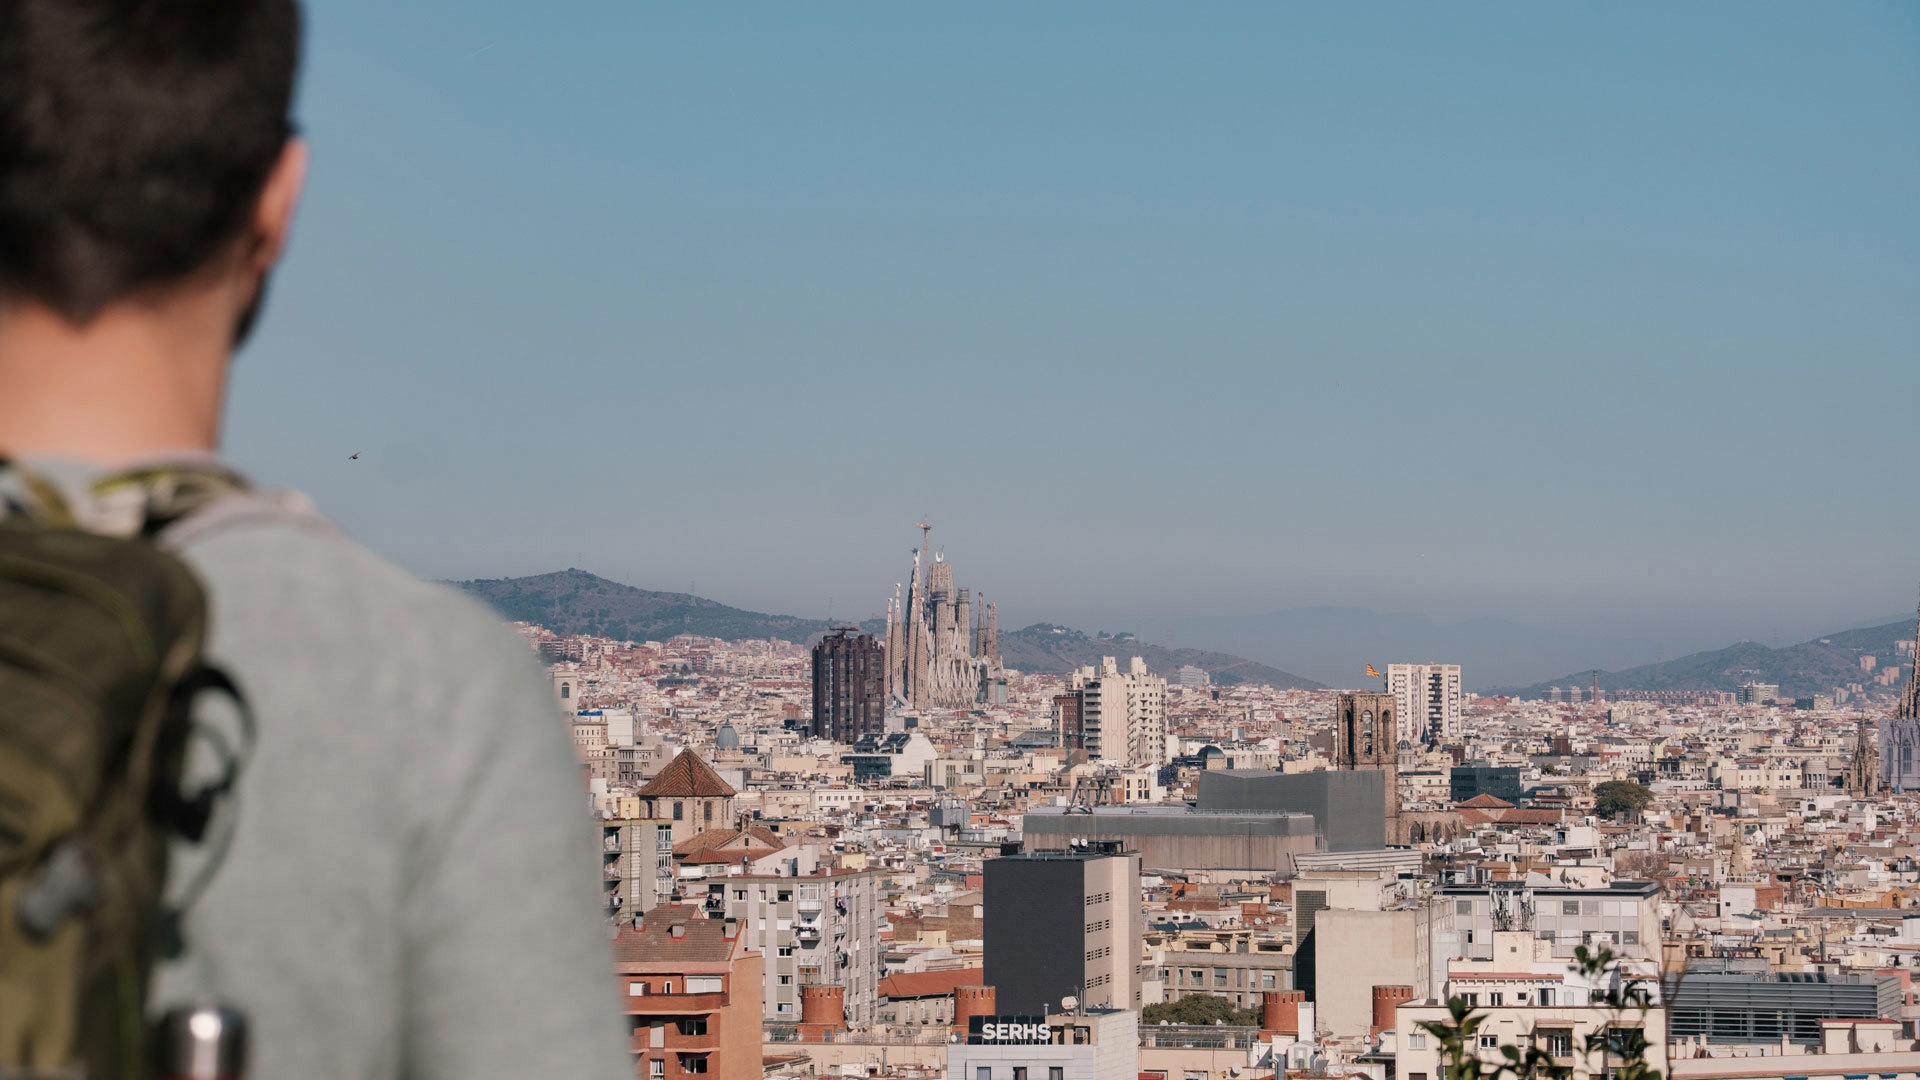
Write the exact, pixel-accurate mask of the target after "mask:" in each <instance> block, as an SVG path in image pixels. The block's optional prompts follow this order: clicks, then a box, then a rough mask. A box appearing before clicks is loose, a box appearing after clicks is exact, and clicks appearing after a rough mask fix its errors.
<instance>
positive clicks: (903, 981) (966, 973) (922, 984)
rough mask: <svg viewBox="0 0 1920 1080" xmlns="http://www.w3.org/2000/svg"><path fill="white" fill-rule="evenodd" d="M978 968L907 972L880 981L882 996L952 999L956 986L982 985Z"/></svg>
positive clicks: (895, 998)
mask: <svg viewBox="0 0 1920 1080" xmlns="http://www.w3.org/2000/svg"><path fill="white" fill-rule="evenodd" d="M981 977H982V972H981V970H980V969H979V968H977V967H970V968H955V969H954V970H952V971H906V972H901V973H899V974H897V975H889V976H887V977H886V978H884V979H881V980H880V996H881V997H885V998H893V999H894V1000H896V1001H898V1000H899V999H901V998H926V997H952V996H953V988H954V987H956V986H979V985H981Z"/></svg>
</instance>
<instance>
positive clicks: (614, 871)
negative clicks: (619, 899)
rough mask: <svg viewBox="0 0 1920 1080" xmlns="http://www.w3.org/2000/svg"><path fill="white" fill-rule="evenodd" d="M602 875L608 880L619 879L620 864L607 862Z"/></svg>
mask: <svg viewBox="0 0 1920 1080" xmlns="http://www.w3.org/2000/svg"><path fill="white" fill-rule="evenodd" d="M602 876H604V877H605V878H606V879H607V880H608V881H619V880H620V878H621V874H620V864H619V863H608V864H607V868H606V870H605V871H604V873H603V875H602Z"/></svg>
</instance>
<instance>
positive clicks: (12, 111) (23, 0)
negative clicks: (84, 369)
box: [0, 0, 300, 324]
mask: <svg viewBox="0 0 1920 1080" xmlns="http://www.w3.org/2000/svg"><path fill="white" fill-rule="evenodd" d="M299 58H300V10H299V5H298V0H0V292H5V293H9V294H14V295H17V296H24V297H27V298H30V299H33V300H35V301H38V302H40V303H43V304H46V305H47V306H49V307H52V308H54V309H55V310H57V311H59V312H60V313H61V315H62V316H64V317H65V318H67V319H68V320H70V321H72V322H74V323H77V324H85V323H86V322H88V321H90V320H92V318H93V317H94V316H95V315H97V314H99V312H100V310H101V309H102V308H104V307H106V306H107V305H109V304H112V303H113V302H115V301H117V300H121V299H124V298H126V297H128V296H130V295H132V294H134V293H136V292H139V291H141V290H143V289H147V288H150V287H153V286H158V285H165V284H169V283H172V282H176V281H179V280H182V279H184V278H186V277H188V276H189V275H191V274H193V273H194V272H195V271H197V270H200V269H202V268H203V267H205V266H206V265H207V264H208V263H209V262H210V261H212V259H213V258H214V256H216V255H217V254H219V253H220V251H221V250H222V249H223V248H224V247H226V246H227V245H228V244H230V243H232V242H233V241H234V240H236V239H237V238H238V237H239V236H240V235H241V233H242V232H243V231H244V230H245V229H246V226H247V224H248V220H249V218H250V216H251V214H252V212H253V207H254V203H255V201H256V200H257V199H258V198H259V195H260V191H261V189H262V187H263V186H264V185H265V184H266V180H267V176H268V174H269V173H270V172H271V171H272V169H273V165H274V162H276V161H277V160H279V157H280V154H281V152H282V151H283V150H284V148H285V146H286V142H287V139H288V137H289V136H290V135H291V134H292V126H291V122H290V120H289V112H290V109H291V107H292V99H293V83H294V74H295V70H296V69H297V68H298V66H299Z"/></svg>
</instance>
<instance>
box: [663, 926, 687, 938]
mask: <svg viewBox="0 0 1920 1080" xmlns="http://www.w3.org/2000/svg"><path fill="white" fill-rule="evenodd" d="M667 936H668V937H671V938H673V939H674V940H675V941H678V940H680V939H681V938H683V937H686V936H687V924H686V923H674V924H673V925H672V926H671V927H668V928H667Z"/></svg>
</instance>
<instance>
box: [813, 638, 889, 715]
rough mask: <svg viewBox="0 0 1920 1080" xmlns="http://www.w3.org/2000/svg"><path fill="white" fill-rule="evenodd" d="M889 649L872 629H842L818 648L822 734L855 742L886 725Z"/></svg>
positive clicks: (816, 700)
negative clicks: (867, 631)
mask: <svg viewBox="0 0 1920 1080" xmlns="http://www.w3.org/2000/svg"><path fill="white" fill-rule="evenodd" d="M886 656H887V651H886V648H885V647H884V646H882V645H881V644H880V642H879V641H877V640H876V639H875V638H874V636H873V635H872V634H862V633H859V632H857V631H855V630H852V629H848V628H842V629H840V630H836V631H834V632H833V633H831V634H828V635H827V636H826V637H824V638H821V639H820V643H819V644H818V645H815V646H814V647H813V722H812V723H811V724H810V725H809V727H808V730H809V731H811V732H812V733H813V735H814V736H815V737H816V738H822V739H832V740H833V741H834V742H840V743H851V742H854V741H856V740H858V739H859V738H860V737H861V736H862V735H870V734H875V733H878V732H881V731H884V730H886V715H887V659H886Z"/></svg>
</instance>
